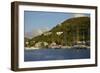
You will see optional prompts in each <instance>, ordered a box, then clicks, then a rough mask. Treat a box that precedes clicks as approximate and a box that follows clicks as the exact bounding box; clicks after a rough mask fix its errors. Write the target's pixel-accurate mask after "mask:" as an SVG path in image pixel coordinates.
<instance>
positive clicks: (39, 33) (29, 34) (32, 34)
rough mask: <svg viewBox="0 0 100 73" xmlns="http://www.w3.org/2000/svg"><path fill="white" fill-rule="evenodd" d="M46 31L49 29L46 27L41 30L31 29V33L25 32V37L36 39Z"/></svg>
mask: <svg viewBox="0 0 100 73" xmlns="http://www.w3.org/2000/svg"><path fill="white" fill-rule="evenodd" d="M46 31H49V29H48V28H47V27H45V28H42V29H33V31H31V32H26V33H25V37H28V38H32V37H36V36H38V35H41V34H42V33H43V32H46Z"/></svg>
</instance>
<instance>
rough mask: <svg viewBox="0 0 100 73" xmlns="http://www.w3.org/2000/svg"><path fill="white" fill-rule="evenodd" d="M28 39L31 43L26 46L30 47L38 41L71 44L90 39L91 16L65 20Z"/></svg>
mask: <svg viewBox="0 0 100 73" xmlns="http://www.w3.org/2000/svg"><path fill="white" fill-rule="evenodd" d="M27 41H28V42H29V44H28V45H26V44H25V46H30V47H31V46H34V45H35V44H36V43H37V42H47V43H48V44H51V43H52V42H55V43H56V44H58V45H68V46H71V45H73V43H75V42H76V41H90V18H89V17H76V18H71V19H68V20H65V21H64V22H62V23H61V24H58V25H57V26H55V27H54V28H52V29H51V30H50V31H47V32H44V33H43V34H42V35H39V36H37V37H34V38H32V39H29V40H27ZM25 42H26V40H25Z"/></svg>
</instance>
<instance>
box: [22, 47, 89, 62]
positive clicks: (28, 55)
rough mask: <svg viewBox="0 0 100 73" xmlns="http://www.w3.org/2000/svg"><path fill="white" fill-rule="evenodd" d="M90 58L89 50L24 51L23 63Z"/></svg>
mask: <svg viewBox="0 0 100 73" xmlns="http://www.w3.org/2000/svg"><path fill="white" fill-rule="evenodd" d="M87 58H90V49H38V50H24V61H47V60H70V59H87Z"/></svg>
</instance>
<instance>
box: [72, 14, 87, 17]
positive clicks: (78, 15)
mask: <svg viewBox="0 0 100 73" xmlns="http://www.w3.org/2000/svg"><path fill="white" fill-rule="evenodd" d="M84 16H86V15H85V14H74V15H73V17H84Z"/></svg>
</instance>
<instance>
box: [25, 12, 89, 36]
mask: <svg viewBox="0 0 100 73" xmlns="http://www.w3.org/2000/svg"><path fill="white" fill-rule="evenodd" d="M82 16H89V14H79V13H64V12H42V11H24V34H25V37H28V38H32V37H35V36H38V35H40V34H42V33H43V32H45V31H49V30H50V29H52V28H53V27H55V26H56V25H58V24H60V23H62V22H63V21H65V20H67V19H69V18H73V17H82Z"/></svg>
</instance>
